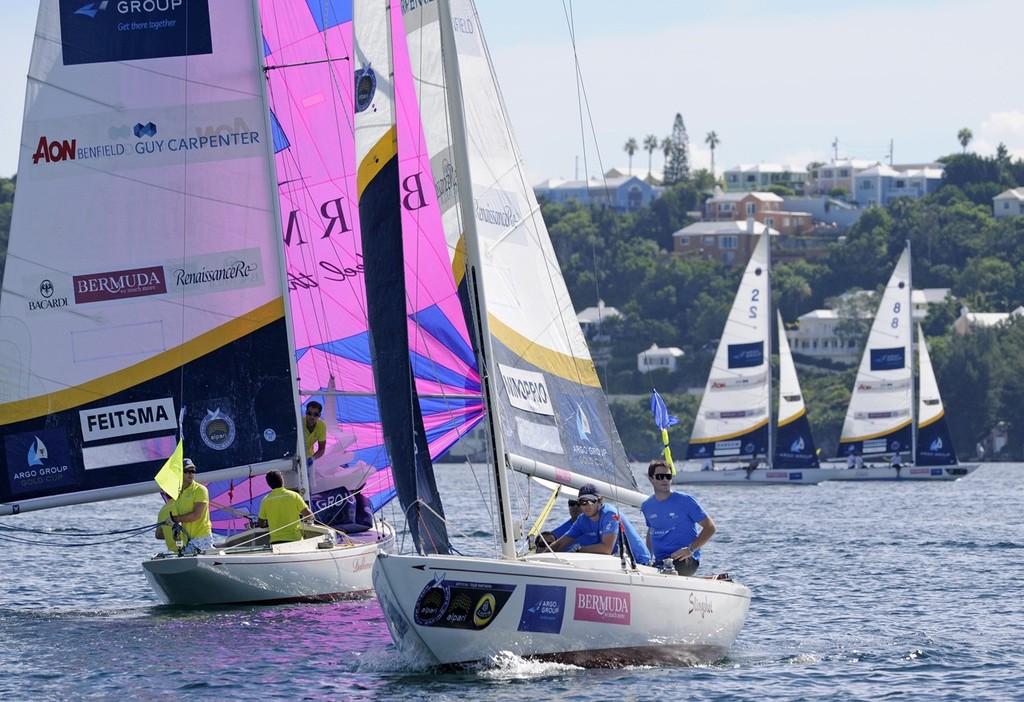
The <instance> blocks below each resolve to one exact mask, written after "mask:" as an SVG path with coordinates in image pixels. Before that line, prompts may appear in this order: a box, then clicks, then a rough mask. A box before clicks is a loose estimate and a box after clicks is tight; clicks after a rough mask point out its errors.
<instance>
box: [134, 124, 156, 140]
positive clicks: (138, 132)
mask: <svg viewBox="0 0 1024 702" xmlns="http://www.w3.org/2000/svg"><path fill="white" fill-rule="evenodd" d="M132 131H134V132H135V136H136V137H138V138H139V139H141V138H142V137H152V136H156V125H155V124H153V123H152V122H146V123H145V124H143V123H142V122H138V123H136V125H135V126H134V127H133V128H132Z"/></svg>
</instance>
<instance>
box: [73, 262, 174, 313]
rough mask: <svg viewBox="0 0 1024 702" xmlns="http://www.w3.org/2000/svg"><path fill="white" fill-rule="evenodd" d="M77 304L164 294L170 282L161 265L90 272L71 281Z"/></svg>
mask: <svg viewBox="0 0 1024 702" xmlns="http://www.w3.org/2000/svg"><path fill="white" fill-rule="evenodd" d="M72 288H73V290H74V294H75V302H76V303H77V304H80V305H81V304H84V303H88V302H109V301H111V300H127V299H129V298H133V297H146V296H148V295H163V294H164V293H166V292H167V281H166V279H165V276H164V269H163V267H162V266H149V267H147V268H132V269H129V270H123V271H109V272H104V273H90V274H87V275H76V276H74V277H73V278H72Z"/></svg>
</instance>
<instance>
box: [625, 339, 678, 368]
mask: <svg viewBox="0 0 1024 702" xmlns="http://www.w3.org/2000/svg"><path fill="white" fill-rule="evenodd" d="M682 357H683V350H682V349H681V348H679V347H677V346H669V347H668V348H664V349H663V348H661V347H659V346H658V345H657V344H651V348H649V349H647V350H646V351H641V352H640V353H638V354H637V355H636V369H637V370H638V371H640V372H641V373H650V372H651V371H654V370H662V369H664V370H667V371H668V372H669V373H675V372H676V368H677V367H678V364H679V359H680V358H682Z"/></svg>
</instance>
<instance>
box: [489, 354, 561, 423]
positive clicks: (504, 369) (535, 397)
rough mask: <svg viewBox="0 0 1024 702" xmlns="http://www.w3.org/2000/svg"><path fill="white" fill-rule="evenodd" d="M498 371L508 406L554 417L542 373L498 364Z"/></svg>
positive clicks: (553, 409)
mask: <svg viewBox="0 0 1024 702" xmlns="http://www.w3.org/2000/svg"><path fill="white" fill-rule="evenodd" d="M498 370H499V371H500V372H501V380H502V383H503V384H504V386H505V393H506V394H507V395H508V402H509V404H510V405H512V406H513V407H515V408H517V409H521V410H525V411H526V412H533V413H535V414H545V415H548V416H549V417H553V416H554V415H555V408H554V406H553V405H552V404H551V393H549V392H548V385H547V382H546V381H545V380H544V374H543V373H536V372H534V371H526V370H520V369H518V368H512V367H511V366H506V365H504V364H502V363H499V364H498Z"/></svg>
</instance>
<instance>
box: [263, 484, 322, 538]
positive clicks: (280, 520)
mask: <svg viewBox="0 0 1024 702" xmlns="http://www.w3.org/2000/svg"><path fill="white" fill-rule="evenodd" d="M267 485H268V486H269V487H270V494H269V495H267V496H266V497H264V498H263V502H261V503H260V514H259V520H260V521H259V524H260V526H261V527H266V528H269V529H270V543H272V544H276V543H281V542H282V541H299V540H300V539H302V523H301V522H300V521H299V518H300V517H309V518H312V517H313V513H312V512H311V511H310V510H309V507H307V506H306V501H305V500H303V499H302V496H301V495H300V494H299V493H297V492H295V491H293V490H288V489H287V488H285V487H284V478H282V477H281V473H279V472H278V471H276V470H272V471H270V472H269V473H267Z"/></svg>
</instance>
